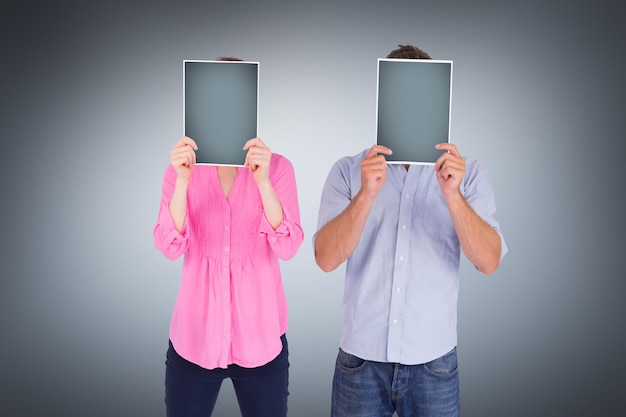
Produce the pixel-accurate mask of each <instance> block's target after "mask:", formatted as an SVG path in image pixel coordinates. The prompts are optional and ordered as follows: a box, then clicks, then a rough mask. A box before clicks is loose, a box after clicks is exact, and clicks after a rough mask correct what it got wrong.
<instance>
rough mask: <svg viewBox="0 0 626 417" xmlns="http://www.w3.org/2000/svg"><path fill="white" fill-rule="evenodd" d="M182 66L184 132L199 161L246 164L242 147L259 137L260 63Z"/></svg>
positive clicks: (212, 63) (219, 63)
mask: <svg viewBox="0 0 626 417" xmlns="http://www.w3.org/2000/svg"><path fill="white" fill-rule="evenodd" d="M216 59H217V57H216ZM183 67H184V90H185V94H184V101H185V103H184V119H185V131H184V133H185V135H187V136H189V137H191V138H192V139H193V140H194V141H195V142H196V144H197V145H198V150H197V151H196V161H197V162H198V163H210V164H220V165H243V164H244V160H245V158H246V152H245V151H244V150H243V146H244V144H245V143H246V141H248V140H249V139H252V138H254V137H256V136H257V124H258V121H257V114H258V109H257V102H258V94H257V92H258V78H259V64H257V63H249V62H222V61H220V62H189V61H187V62H184V64H183Z"/></svg>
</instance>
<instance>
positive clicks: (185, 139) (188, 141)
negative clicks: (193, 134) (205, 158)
mask: <svg viewBox="0 0 626 417" xmlns="http://www.w3.org/2000/svg"><path fill="white" fill-rule="evenodd" d="M185 145H187V146H191V147H192V148H193V149H195V150H197V149H198V145H197V144H196V141H195V140H193V139H191V138H190V137H189V136H183V137H182V138H180V140H179V141H178V143H177V144H176V147H182V146H185Z"/></svg>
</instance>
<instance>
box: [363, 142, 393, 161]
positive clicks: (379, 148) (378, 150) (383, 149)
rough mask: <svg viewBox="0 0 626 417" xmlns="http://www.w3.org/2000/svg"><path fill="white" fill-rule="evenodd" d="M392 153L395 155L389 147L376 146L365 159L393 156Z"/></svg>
mask: <svg viewBox="0 0 626 417" xmlns="http://www.w3.org/2000/svg"><path fill="white" fill-rule="evenodd" d="M392 153H393V151H392V150H391V149H389V148H388V147H386V146H383V145H374V146H372V147H371V148H370V150H369V151H368V152H367V155H365V159H368V158H372V157H375V156H377V155H379V154H385V155H391V154H392Z"/></svg>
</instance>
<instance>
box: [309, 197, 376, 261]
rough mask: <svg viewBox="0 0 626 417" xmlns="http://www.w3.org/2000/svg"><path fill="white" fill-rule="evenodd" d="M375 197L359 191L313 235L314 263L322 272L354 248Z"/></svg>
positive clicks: (349, 253) (346, 255) (347, 256)
mask: <svg viewBox="0 0 626 417" xmlns="http://www.w3.org/2000/svg"><path fill="white" fill-rule="evenodd" d="M373 203H374V198H372V197H368V196H365V195H363V194H361V193H358V194H357V195H356V196H355V197H354V199H353V200H352V201H351V202H350V204H349V205H348V207H346V209H345V210H344V211H343V212H341V214H339V215H338V216H337V217H335V218H334V219H332V220H331V221H329V222H328V223H326V224H325V225H324V226H323V227H322V228H321V229H320V230H319V232H318V233H317V235H316V237H315V262H316V263H317V265H318V266H319V267H320V268H321V269H322V270H323V271H325V272H330V271H333V270H335V269H336V268H337V267H338V266H339V265H341V264H342V263H343V262H345V261H346V260H347V259H348V258H349V257H350V255H352V253H353V252H354V251H355V249H356V247H357V245H358V244H359V240H360V239H361V234H362V232H363V228H364V227H365V222H366V221H367V217H368V216H369V213H370V210H371V208H372V204H373Z"/></svg>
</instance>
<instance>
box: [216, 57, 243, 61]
mask: <svg viewBox="0 0 626 417" xmlns="http://www.w3.org/2000/svg"><path fill="white" fill-rule="evenodd" d="M217 60H218V61H243V59H239V58H233V57H232V56H221V57H219V58H217Z"/></svg>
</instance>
